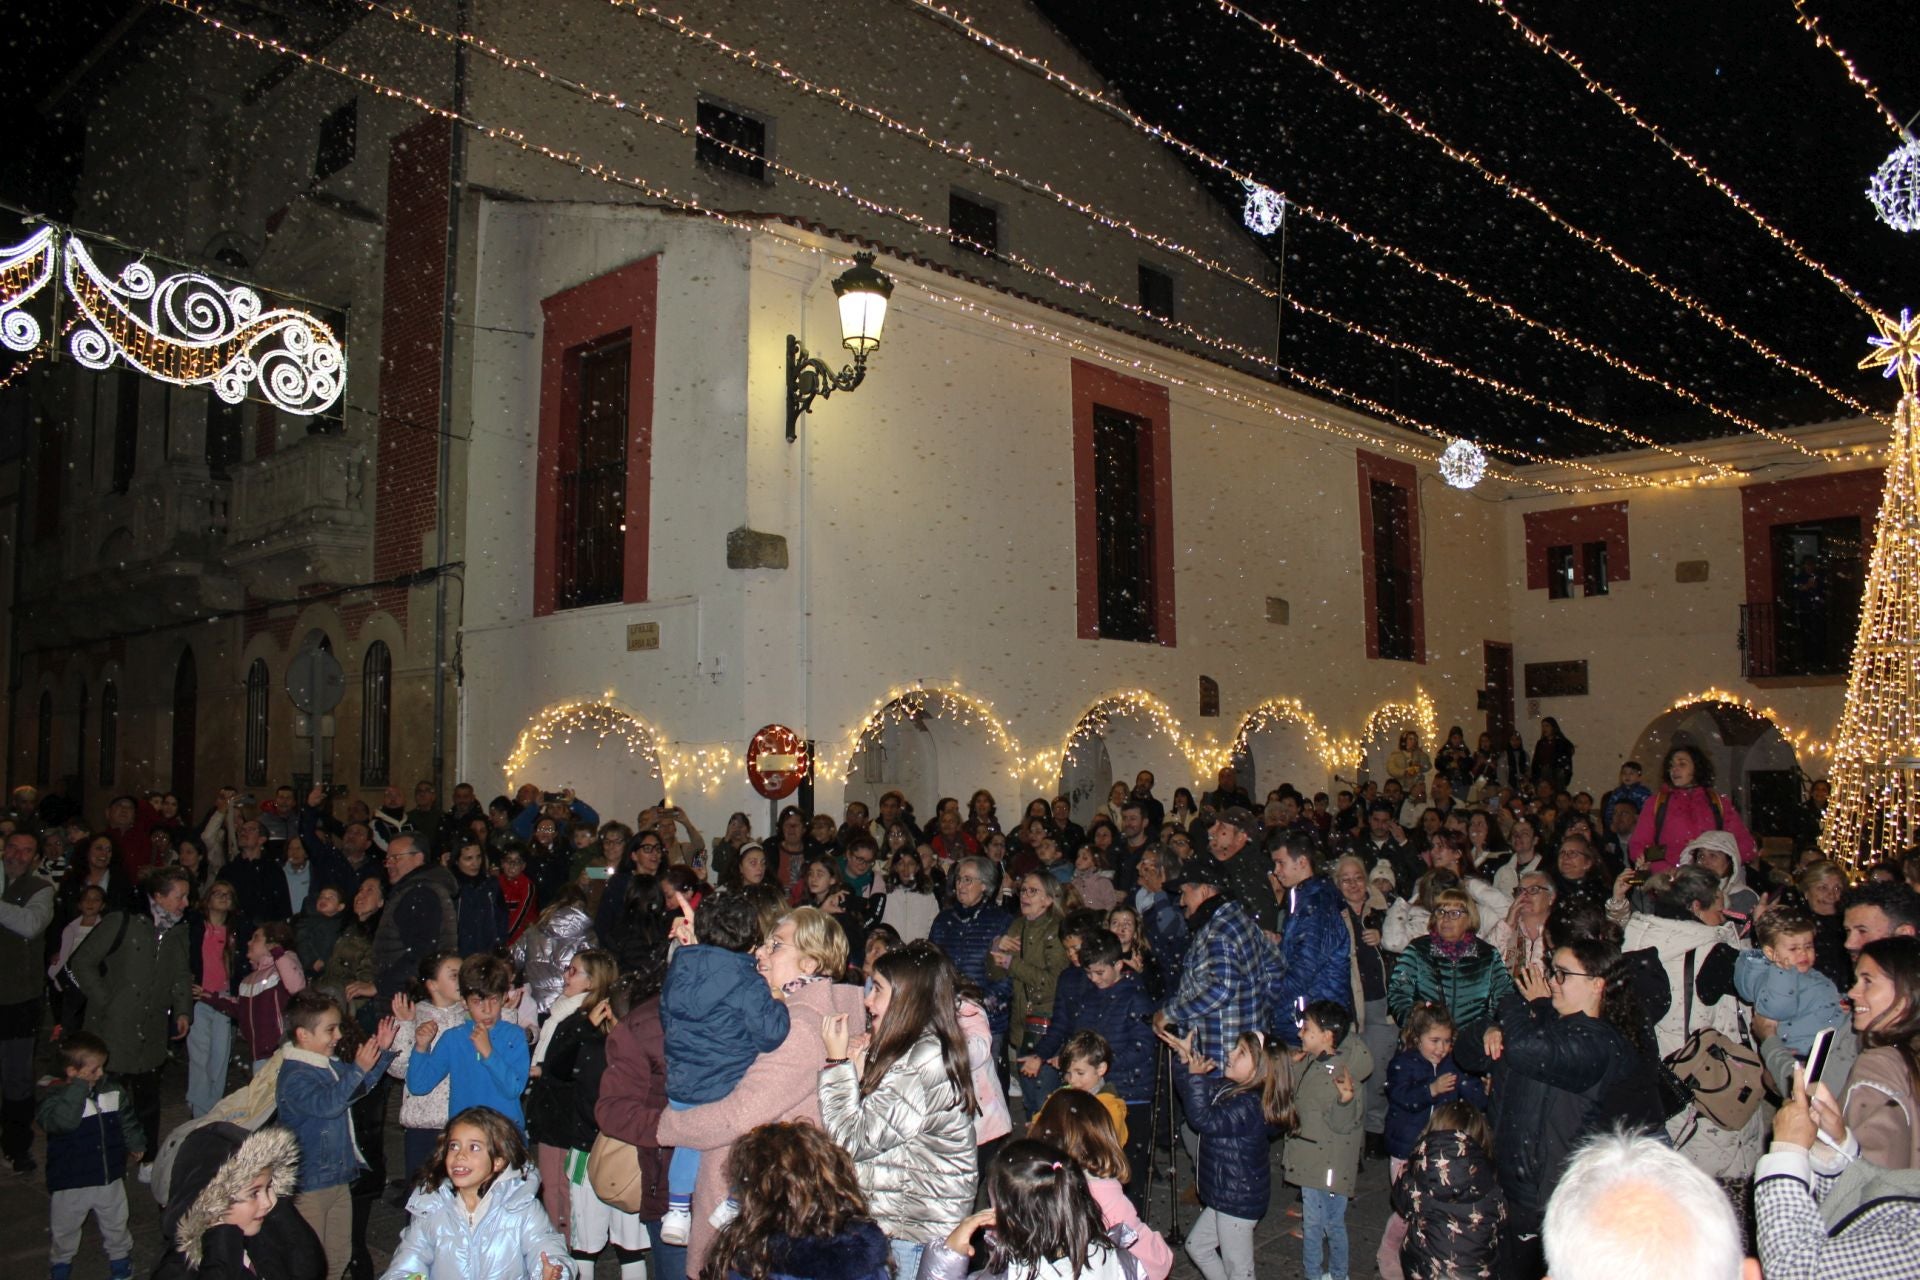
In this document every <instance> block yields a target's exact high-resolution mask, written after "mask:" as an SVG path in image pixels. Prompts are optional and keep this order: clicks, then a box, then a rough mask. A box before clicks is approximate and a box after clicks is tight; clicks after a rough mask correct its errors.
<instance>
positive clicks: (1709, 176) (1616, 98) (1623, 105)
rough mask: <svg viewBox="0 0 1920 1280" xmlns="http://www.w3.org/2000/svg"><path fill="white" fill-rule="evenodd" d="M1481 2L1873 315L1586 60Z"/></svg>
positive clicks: (1495, 3) (1498, 1)
mask: <svg viewBox="0 0 1920 1280" xmlns="http://www.w3.org/2000/svg"><path fill="white" fill-rule="evenodd" d="M1480 3H1482V4H1484V5H1486V6H1487V7H1489V8H1491V9H1492V10H1493V11H1494V12H1496V13H1498V14H1499V15H1500V16H1501V17H1503V18H1505V19H1506V20H1507V25H1508V26H1510V27H1512V28H1513V30H1514V32H1515V33H1516V34H1517V35H1519V36H1520V38H1521V39H1523V40H1525V41H1526V42H1527V43H1528V44H1530V45H1532V46H1533V47H1534V48H1535V49H1537V50H1539V51H1540V52H1541V53H1544V54H1547V55H1548V56H1550V57H1553V58H1557V59H1559V60H1560V62H1562V63H1563V64H1565V65H1566V66H1567V68H1568V69H1569V70H1571V71H1572V72H1573V73H1574V74H1575V75H1576V76H1578V77H1580V83H1581V84H1582V85H1583V86H1585V88H1586V89H1587V91H1588V92H1589V93H1594V94H1598V95H1599V96H1600V97H1602V98H1605V99H1606V100H1607V101H1608V102H1610V103H1612V104H1613V106H1614V108H1615V109H1616V110H1617V111H1619V112H1620V114H1621V115H1623V116H1625V117H1626V118H1627V119H1628V120H1629V121H1631V122H1632V123H1633V125H1634V127H1635V128H1638V129H1640V130H1641V131H1642V132H1644V133H1645V134H1647V136H1648V137H1650V138H1652V139H1653V140H1654V141H1655V142H1657V143H1659V144H1660V145H1661V147H1663V148H1664V149H1665V150H1666V152H1667V154H1668V155H1670V156H1672V157H1673V158H1674V159H1675V160H1678V161H1679V162H1680V163H1681V164H1683V165H1685V166H1686V167H1687V169H1688V170H1689V171H1690V172H1692V174H1693V175H1694V176H1695V177H1696V178H1698V179H1700V181H1701V182H1703V183H1705V184H1706V185H1707V186H1708V187H1709V188H1710V189H1712V190H1713V191H1716V192H1718V193H1719V194H1720V195H1721V196H1723V197H1725V198H1726V199H1727V200H1728V201H1729V202H1731V203H1732V205H1733V207H1734V208H1736V209H1738V210H1739V211H1740V212H1742V213H1744V214H1746V215H1747V217H1748V218H1750V219H1752V220H1753V224H1754V225H1755V226H1757V227H1759V228H1760V229H1761V230H1762V231H1764V232H1766V233H1767V234H1768V235H1769V236H1771V237H1773V239H1774V241H1775V242H1776V243H1778V244H1779V245H1780V246H1781V247H1782V248H1784V249H1786V251H1787V252H1788V253H1791V254H1792V255H1793V256H1794V258H1795V259H1796V260H1797V261H1798V262H1799V263H1800V265H1802V266H1804V267H1806V268H1807V269H1808V270H1810V271H1813V272H1816V273H1817V274H1819V275H1820V276H1821V277H1822V278H1823V279H1825V280H1826V282H1827V283H1828V284H1831V285H1832V286H1833V287H1834V288H1836V289H1838V290H1839V291H1840V292H1841V293H1842V294H1844V295H1846V298H1847V300H1848V301H1849V302H1851V303H1853V305H1854V306H1856V307H1859V308H1860V309H1861V310H1862V311H1865V312H1866V313H1867V314H1868V315H1872V314H1873V307H1872V306H1871V305H1870V304H1869V303H1868V302H1867V300H1866V299H1865V298H1863V297H1861V296H1860V291H1859V290H1857V289H1855V288H1854V287H1853V286H1852V285H1850V284H1848V283H1847V282H1846V281H1845V280H1843V279H1842V278H1841V277H1840V274H1839V272H1837V271H1835V270H1834V269H1833V268H1831V267H1829V266H1828V265H1827V264H1826V263H1824V262H1822V261H1820V260H1819V259H1818V258H1816V257H1814V256H1813V255H1812V254H1810V253H1808V252H1807V251H1806V249H1805V248H1803V247H1802V246H1801V245H1800V243H1799V242H1798V241H1796V240H1795V239H1794V238H1793V237H1792V236H1790V235H1788V234H1787V233H1786V232H1785V231H1782V230H1781V229H1780V228H1779V227H1777V226H1775V225H1774V224H1773V223H1772V222H1770V221H1769V220H1768V219H1767V218H1766V217H1765V216H1764V215H1762V214H1761V212H1760V211H1759V210H1758V209H1755V208H1754V207H1753V205H1752V204H1750V203H1748V201H1747V199H1746V197H1744V196H1742V195H1741V194H1740V193H1739V192H1737V191H1735V190H1734V189H1733V188H1732V187H1730V186H1728V185H1727V184H1726V183H1725V182H1723V181H1721V180H1720V179H1719V178H1718V177H1716V176H1714V173H1713V171H1712V170H1710V169H1708V168H1707V166H1706V165H1705V164H1703V163H1702V162H1701V161H1700V159H1699V158H1698V157H1696V156H1694V155H1692V154H1690V153H1689V152H1687V151H1684V150H1682V149H1681V148H1680V147H1678V146H1676V145H1675V144H1674V143H1673V141H1672V139H1670V138H1668V137H1667V135H1666V133H1665V132H1664V131H1663V130H1662V129H1661V128H1660V126H1659V125H1657V124H1654V123H1653V122H1652V121H1651V120H1648V119H1647V118H1646V117H1645V116H1644V115H1642V114H1641V112H1640V109H1639V108H1638V107H1636V106H1634V105H1633V104H1632V103H1630V102H1628V101H1627V100H1626V98H1625V97H1623V96H1622V95H1621V93H1620V92H1619V90H1617V89H1615V88H1614V87H1613V86H1612V85H1610V84H1607V83H1605V82H1604V81H1601V80H1598V79H1596V78H1595V77H1594V76H1593V75H1591V74H1590V73H1589V72H1588V71H1587V68H1586V66H1585V64H1584V63H1582V62H1581V61H1580V59H1579V58H1577V57H1575V56H1574V55H1573V54H1572V53H1570V52H1568V51H1567V50H1566V49H1564V48H1562V47H1561V46H1559V45H1558V44H1555V43H1554V41H1553V39H1552V38H1551V37H1550V36H1547V35H1543V34H1542V33H1540V32H1538V31H1536V30H1534V29H1533V28H1532V27H1530V26H1528V25H1527V24H1526V23H1525V22H1524V21H1522V20H1521V18H1520V16H1519V15H1518V14H1516V13H1514V12H1513V10H1511V9H1509V8H1507V4H1506V0H1480Z"/></svg>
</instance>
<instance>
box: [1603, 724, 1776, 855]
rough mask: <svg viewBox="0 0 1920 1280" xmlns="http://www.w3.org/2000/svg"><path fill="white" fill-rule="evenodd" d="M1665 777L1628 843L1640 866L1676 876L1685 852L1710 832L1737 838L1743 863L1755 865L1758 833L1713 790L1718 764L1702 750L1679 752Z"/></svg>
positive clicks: (1681, 748) (1673, 755)
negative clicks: (1698, 836)
mask: <svg viewBox="0 0 1920 1280" xmlns="http://www.w3.org/2000/svg"><path fill="white" fill-rule="evenodd" d="M1661 773H1662V776H1664V777H1665V778H1666V781H1665V782H1664V783H1662V784H1661V787H1660V790H1658V791H1657V792H1655V793H1654V796H1653V799H1651V800H1649V801H1648V802H1647V805H1646V807H1645V808H1643V809H1642V810H1640V820H1639V821H1638V822H1636V823H1635V824H1634V827H1633V835H1632V836H1631V837H1629V838H1628V840H1627V855H1628V857H1629V858H1631V859H1632V861H1633V863H1634V865H1635V866H1640V865H1641V864H1642V863H1643V862H1644V864H1645V867H1646V869H1647V870H1648V871H1667V870H1670V869H1672V868H1673V867H1674V866H1675V865H1676V864H1677V863H1678V862H1679V859H1680V851H1681V850H1682V849H1685V848H1686V847H1687V845H1688V844H1689V843H1690V842H1691V841H1692V840H1693V838H1694V837H1695V836H1697V835H1700V834H1701V833H1702V832H1706V831H1725V832H1727V833H1728V834H1730V835H1732V836H1733V840H1734V843H1735V844H1737V845H1738V846H1739V847H1740V861H1742V862H1745V863H1751V862H1752V861H1753V860H1754V858H1755V856H1756V854H1757V850H1756V848H1755V846H1754V843H1753V833H1752V832H1751V831H1748V830H1747V824H1746V823H1745V822H1744V821H1742V820H1741V818H1740V814H1739V812H1738V811H1736V810H1735V809H1734V807H1733V802H1732V801H1731V800H1729V799H1727V797H1726V796H1725V795H1723V794H1721V793H1720V792H1718V791H1715V790H1714V789H1713V762H1712V761H1711V760H1708V759H1707V757H1706V755H1705V753H1703V752H1702V751H1701V750H1700V749H1699V748H1697V747H1690V746H1678V747H1675V748H1674V749H1673V750H1671V751H1669V752H1667V760H1666V764H1665V766H1664V767H1663V768H1662V770H1661Z"/></svg>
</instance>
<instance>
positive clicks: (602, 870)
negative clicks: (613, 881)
mask: <svg viewBox="0 0 1920 1280" xmlns="http://www.w3.org/2000/svg"><path fill="white" fill-rule="evenodd" d="M612 874H613V871H612V869H610V868H608V867H604V866H601V867H588V868H587V879H589V880H605V879H606V878H607V877H608V876H610V875H612Z"/></svg>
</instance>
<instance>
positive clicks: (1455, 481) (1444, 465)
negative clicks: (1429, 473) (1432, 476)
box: [1440, 440, 1487, 489]
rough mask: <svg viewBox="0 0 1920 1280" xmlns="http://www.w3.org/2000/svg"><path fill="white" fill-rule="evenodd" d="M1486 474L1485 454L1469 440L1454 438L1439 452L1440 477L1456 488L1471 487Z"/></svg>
mask: <svg viewBox="0 0 1920 1280" xmlns="http://www.w3.org/2000/svg"><path fill="white" fill-rule="evenodd" d="M1486 474H1487V455H1486V453H1485V452H1484V451H1483V450H1482V449H1481V448H1480V446H1479V445H1477V444H1475V443H1474V442H1473V441H1471V440H1455V441H1454V442H1453V443H1452V444H1450V445H1448V446H1447V447H1446V448H1445V449H1444V450H1442V451H1441V453H1440V478H1441V479H1442V480H1445V481H1446V482H1447V483H1448V484H1450V485H1452V486H1453V487H1454V488H1456V489H1471V488H1473V486H1475V485H1477V484H1479V483H1480V481H1481V480H1483V479H1485V478H1486Z"/></svg>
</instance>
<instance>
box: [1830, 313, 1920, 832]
mask: <svg viewBox="0 0 1920 1280" xmlns="http://www.w3.org/2000/svg"><path fill="white" fill-rule="evenodd" d="M1874 321H1875V323H1876V324H1877V325H1878V326H1879V329H1880V332H1879V334H1878V335H1876V336H1875V337H1874V338H1873V339H1872V345H1873V350H1872V351H1871V352H1870V353H1869V354H1868V355H1867V357H1866V358H1865V359H1864V360H1862V361H1861V362H1860V367H1861V368H1863V369H1872V368H1882V369H1885V370H1886V374H1887V376H1888V377H1891V378H1897V379H1899V382H1900V393H1901V394H1900V407H1899V409H1898V410H1897V411H1896V412H1895V413H1894V419H1893V420H1894V427H1893V450H1892V457H1891V459H1890V460H1889V461H1888V463H1887V469H1886V485H1885V488H1884V489H1883V490H1882V492H1881V497H1880V518H1879V520H1878V521H1877V522H1876V524H1875V526H1874V534H1873V555H1872V557H1871V558H1870V559H1869V561H1868V562H1867V583H1866V589H1865V593H1864V595H1863V597H1862V599H1861V604H1860V627H1859V630H1858V632H1856V634H1855V639H1854V645H1853V663H1852V666H1851V669H1850V670H1849V671H1848V673H1847V699H1846V703H1845V705H1844V707H1843V709H1842V711H1841V714H1840V732H1839V735H1838V740H1837V742H1836V744H1835V746H1834V751H1833V768H1832V769H1831V770H1830V771H1829V773H1828V777H1829V779H1830V780H1831V781H1832V783H1833V799H1832V803H1831V804H1830V805H1829V806H1828V808H1827V815H1826V820H1825V823H1824V825H1823V826H1822V828H1821V833H1820V835H1821V847H1822V848H1823V849H1824V850H1825V851H1826V853H1827V855H1828V856H1829V857H1836V858H1839V859H1841V860H1843V861H1845V862H1847V863H1849V864H1852V865H1853V866H1856V867H1858V866H1860V865H1863V864H1864V863H1866V862H1872V861H1878V860H1880V859H1883V858H1889V857H1899V856H1902V855H1904V854H1905V853H1906V852H1907V851H1908V850H1909V849H1910V848H1911V847H1912V845H1913V841H1914V838H1915V835H1916V833H1920V644H1916V637H1920V441H1916V440H1915V439H1914V430H1915V427H1916V426H1917V425H1920V422H1917V421H1916V418H1917V417H1920V396H1916V385H1917V384H1920V320H1915V319H1914V318H1913V317H1912V316H1911V315H1910V314H1909V313H1908V312H1906V311H1902V312H1901V313H1900V319H1899V320H1897V321H1896V320H1894V319H1893V318H1892V317H1890V316H1886V315H1878V316H1875V317H1874Z"/></svg>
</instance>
